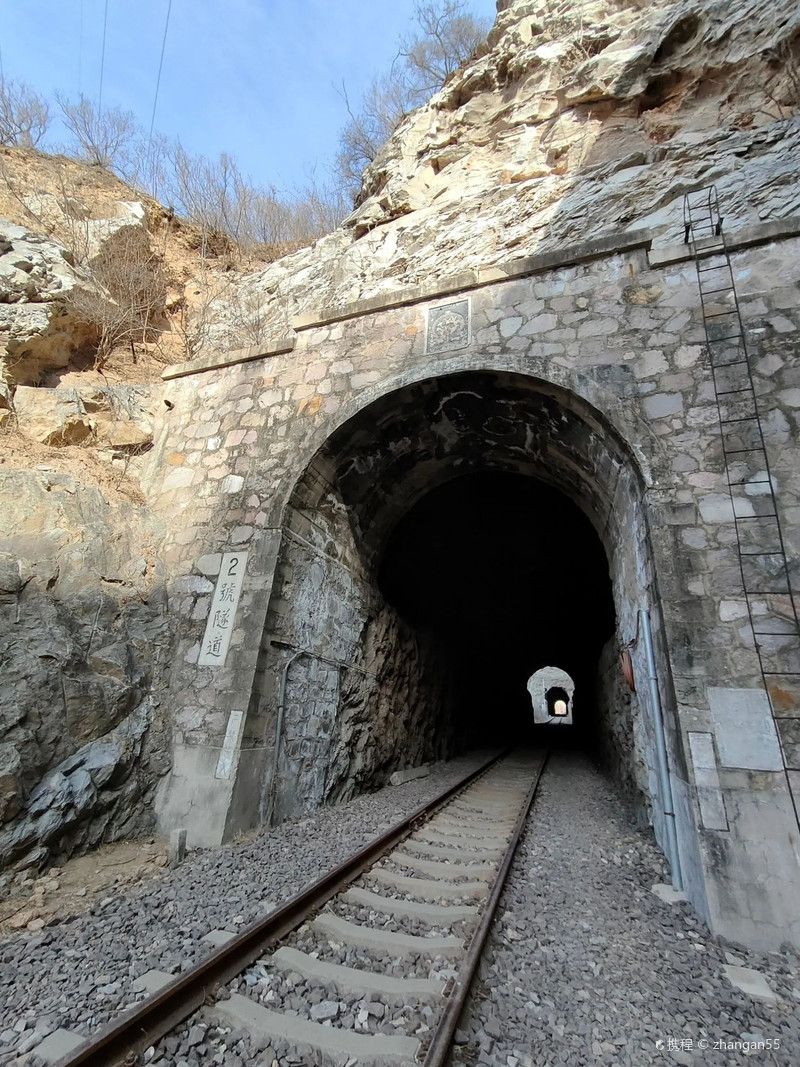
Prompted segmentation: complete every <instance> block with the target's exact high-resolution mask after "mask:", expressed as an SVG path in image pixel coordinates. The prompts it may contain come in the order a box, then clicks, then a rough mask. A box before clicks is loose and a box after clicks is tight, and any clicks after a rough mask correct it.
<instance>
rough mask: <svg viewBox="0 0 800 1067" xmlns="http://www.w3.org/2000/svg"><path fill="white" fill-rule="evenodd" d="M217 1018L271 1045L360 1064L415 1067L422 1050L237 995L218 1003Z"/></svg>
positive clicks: (406, 1040) (408, 1041)
mask: <svg viewBox="0 0 800 1067" xmlns="http://www.w3.org/2000/svg"><path fill="white" fill-rule="evenodd" d="M214 1014H215V1015H217V1016H220V1017H221V1018H222V1020H223V1021H224V1023H225V1024H226V1025H228V1026H231V1027H232V1028H233V1029H236V1030H245V1031H247V1032H248V1033H250V1034H252V1035H253V1037H255V1038H258V1039H261V1040H267V1041H271V1040H272V1039H273V1038H280V1039H282V1040H284V1041H288V1042H289V1043H290V1044H291V1045H311V1046H312V1047H313V1048H315V1049H320V1050H321V1051H323V1052H328V1053H330V1054H332V1055H341V1054H345V1055H347V1056H355V1057H356V1058H357V1059H358V1061H359V1063H374V1064H379V1063H398V1064H409V1065H412V1064H413V1063H414V1057H415V1055H416V1052H417V1048H418V1046H419V1041H417V1039H416V1038H415V1037H387V1036H386V1035H384V1034H357V1033H355V1032H354V1031H353V1030H345V1029H343V1028H341V1027H338V1026H323V1025H322V1024H321V1023H315V1022H311V1021H310V1020H309V1019H301V1018H299V1017H298V1016H297V1015H283V1014H282V1013H281V1012H277V1011H269V1010H268V1009H267V1008H262V1007H261V1005H260V1004H256V1003H255V1001H252V1000H251V999H250V998H249V997H243V996H242V995H241V994H240V993H234V994H233V996H232V997H231V998H230V1000H220V1001H217V1003H216V1004H215V1006H214Z"/></svg>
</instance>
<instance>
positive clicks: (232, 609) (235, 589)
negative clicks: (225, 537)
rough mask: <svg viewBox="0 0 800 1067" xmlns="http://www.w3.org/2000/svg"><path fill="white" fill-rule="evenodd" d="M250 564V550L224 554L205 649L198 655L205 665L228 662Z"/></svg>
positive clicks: (217, 664) (209, 618)
mask: <svg viewBox="0 0 800 1067" xmlns="http://www.w3.org/2000/svg"><path fill="white" fill-rule="evenodd" d="M246 567H247V553H246V552H226V553H225V554H224V555H223V557H222V566H221V567H220V571H219V577H218V578H217V585H216V588H215V590H214V599H213V600H212V601H211V610H210V611H209V613H208V622H207V623H206V632H205V635H204V636H203V645H202V651H201V652H200V655H199V656H198V659H197V662H198V665H199V666H201V667H211V666H213V667H221V666H222V665H223V664H224V662H225V657H226V655H227V654H228V645H229V644H230V640H231V634H232V632H233V623H234V620H235V618H236V609H237V608H238V606H239V596H240V595H241V592H242V582H243V581H244V573H245V568H246Z"/></svg>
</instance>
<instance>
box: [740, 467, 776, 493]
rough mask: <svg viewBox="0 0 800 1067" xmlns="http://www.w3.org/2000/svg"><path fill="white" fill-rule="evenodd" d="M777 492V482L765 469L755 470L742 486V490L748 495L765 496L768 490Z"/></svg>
mask: <svg viewBox="0 0 800 1067" xmlns="http://www.w3.org/2000/svg"><path fill="white" fill-rule="evenodd" d="M770 487H771V488H772V491H773V492H775V493H777V491H778V483H777V482H776V480H775V479H774V478H773V477H772V476H771V475H768V474H767V472H766V471H756V473H755V474H754V475H753V477H752V478H751V479H750V481H749V482H747V484H746V485H745V486H744V491H745V493H746V494H747V495H748V496H767V495H768V494H769V491H770Z"/></svg>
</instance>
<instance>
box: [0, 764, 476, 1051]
mask: <svg viewBox="0 0 800 1067" xmlns="http://www.w3.org/2000/svg"><path fill="white" fill-rule="evenodd" d="M488 757H489V753H483V754H473V755H471V756H469V757H464V758H461V759H458V760H453V761H451V762H449V763H443V764H438V765H436V766H434V767H433V768H432V770H431V773H430V774H429V775H428V776H427V777H425V778H419V779H415V780H414V781H410V782H406V783H405V784H403V785H397V786H389V787H387V788H385V789H382V790H380V791H379V792H376V793H373V794H370V795H366V796H361V797H357V798H355V799H354V800H351V801H349V802H347V803H344V804H340V805H337V806H335V807H329V808H323V809H321V810H320V811H318V812H316V813H314V814H313V815H311V816H309V817H307V818H304V819H300V820H297V821H294V822H287V823H284V824H283V825H281V826H279V827H277V828H276V829H275V830H272V831H270V832H267V833H262V834H260V835H258V836H257V837H256V838H254V839H253V840H250V841H248V842H246V843H244V844H240V845H236V844H233V845H230V846H225V847H223V848H221V849H215V850H207V851H198V852H194V853H190V854H189V857H188V858H187V860H186V862H185V863H184V864H182V865H181V866H180V867H179V868H177V869H175V870H172V871H166V872H164V874H163V875H162V876H160V877H157V878H154V879H150V880H148V881H147V882H145V883H143V884H141V885H140V886H139V887H137V888H135V889H134V890H133V891H131V892H128V893H125V894H121V895H111V896H107V897H104V898H102V899H101V900H98V901H96V902H95V904H94V906H93V907H92V909H91V911H90V912H87V913H86V914H83V915H80V916H76V917H74V918H73V919H71V920H68V921H65V922H61V923H58V924H56V925H52V926H48V927H46V928H45V929H44V930H41V931H38V932H36V933H33V934H30V933H28V934H21V935H18V936H15V937H12V938H9V939H8V940H6V941H4V942H0V1004H2V1019H3V1025H2V1028H0V1057H3V1056H5V1055H8V1054H9V1053H12V1052H16V1053H17V1054H18V1053H19V1051H20V1049H21V1048H23V1047H26V1046H27V1048H32V1047H34V1046H35V1044H36V1043H37V1040H34V1037H35V1035H36V1036H37V1038H38V1040H41V1039H42V1038H43V1037H44V1036H46V1034H47V1033H49V1032H51V1031H52V1030H54V1029H56V1028H57V1027H64V1028H66V1029H71V1030H77V1031H79V1032H81V1033H85V1034H90V1033H93V1032H95V1031H97V1030H98V1029H99V1028H101V1027H102V1026H103V1025H105V1024H106V1023H107V1022H108V1021H109V1020H110V1019H112V1018H113V1017H114V1016H115V1015H116V1014H117V1013H118V1012H119V1011H121V1010H123V1009H125V1008H127V1007H129V1006H130V1005H132V1004H133V1003H135V1002H136V1001H137V1000H140V999H141V998H142V995H143V994H140V993H139V994H137V993H136V992H134V991H133V989H132V986H133V983H134V982H135V980H136V979H137V978H138V977H139V976H140V975H142V974H144V973H145V972H146V971H149V970H153V969H155V970H160V971H165V972H168V973H171V974H179V973H181V972H182V971H184V970H186V969H188V968H189V967H191V966H192V965H193V964H195V963H196V962H198V961H199V960H200V959H201V958H202V957H203V956H205V955H207V954H208V953H209V952H211V951H212V946H211V945H209V944H208V943H207V942H205V941H204V940H203V938H204V936H205V935H206V934H208V933H209V932H210V931H212V930H216V929H228V930H234V931H235V930H238V929H240V928H241V927H242V926H244V925H245V924H247V923H249V922H251V921H252V920H254V919H255V918H257V917H258V916H259V915H261V914H263V913H264V912H266V911H270V910H272V909H273V908H274V907H275V906H276V905H278V904H281V903H283V902H284V901H286V900H288V899H289V898H290V897H291V896H293V895H294V894H295V893H297V892H298V891H299V890H301V889H303V888H304V887H306V886H307V885H309V884H311V883H312V882H314V881H316V880H317V879H318V878H319V877H320V876H321V875H322V874H324V873H325V872H326V871H328V870H331V869H332V868H334V867H335V866H337V865H338V864H339V863H342V862H343V861H344V860H346V859H347V858H348V857H349V856H350V855H351V854H352V853H353V852H354V851H356V850H357V849H358V848H360V847H362V846H363V845H365V844H366V843H368V842H369V841H371V840H373V839H374V838H375V837H377V836H378V835H379V834H380V833H382V832H383V831H385V830H386V829H388V828H389V827H391V826H393V825H395V824H396V823H397V822H399V821H400V820H401V819H402V818H403V817H404V816H405V815H408V814H410V813H411V812H413V811H414V810H415V809H416V808H418V807H419V806H421V805H422V804H424V803H427V802H428V801H429V800H431V799H433V798H434V797H435V796H436V795H437V794H438V793H440V792H442V791H443V790H444V789H446V788H447V787H448V786H450V785H453V784H454V783H455V782H457V781H458V780H459V779H460V778H463V777H464V776H465V775H467V774H468V773H469V772H470V771H471V770H474V769H475V768H476V767H477V766H479V765H480V763H482V762H485V760H486V759H487V758H488ZM34 1032H35V1034H34ZM0 1062H2V1060H0Z"/></svg>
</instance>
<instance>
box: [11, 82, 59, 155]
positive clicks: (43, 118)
mask: <svg viewBox="0 0 800 1067" xmlns="http://www.w3.org/2000/svg"><path fill="white" fill-rule="evenodd" d="M49 125H50V108H49V106H48V104H47V101H46V100H45V99H44V98H43V97H41V96H39V94H38V93H35V92H34V91H33V89H31V88H30V86H28V85H26V84H25V82H21V81H14V80H13V79H9V80H6V79H5V78H0V145H6V146H14V147H17V148H33V147H34V146H35V145H37V144H38V143H39V141H41V139H42V137H44V135H45V133H46V132H47V128H48V126H49Z"/></svg>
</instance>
